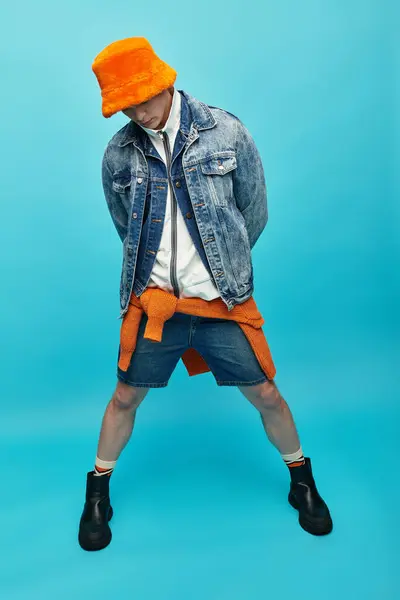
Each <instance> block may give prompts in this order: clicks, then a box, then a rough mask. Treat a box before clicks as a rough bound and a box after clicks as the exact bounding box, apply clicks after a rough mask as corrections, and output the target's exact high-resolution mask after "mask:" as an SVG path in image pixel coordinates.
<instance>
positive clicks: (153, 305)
mask: <svg viewBox="0 0 400 600" xmlns="http://www.w3.org/2000/svg"><path fill="white" fill-rule="evenodd" d="M143 311H144V312H145V313H146V314H147V316H148V321H147V323H146V328H145V331H144V335H143V337H144V338H146V339H148V340H153V342H161V340H162V334H163V327H164V323H165V321H167V320H168V319H170V318H171V317H172V316H173V314H174V313H175V312H181V313H185V314H188V315H193V316H200V317H207V318H217V319H227V320H230V321H236V322H237V323H238V325H239V326H240V328H241V329H242V331H243V333H244V334H245V335H246V337H247V339H248V341H249V343H250V345H251V347H252V349H253V352H254V354H255V356H256V358H257V360H258V362H259V364H260V367H261V369H262V370H263V371H264V373H265V375H266V376H267V377H268V379H273V378H274V377H275V373H276V369H275V365H274V363H273V360H272V356H271V352H270V349H269V346H268V342H267V340H266V338H265V335H264V332H263V330H262V328H261V327H262V325H263V324H264V319H263V318H262V316H261V313H260V312H259V310H258V308H257V305H256V303H255V301H254V299H253V297H252V296H251V297H250V298H249V299H248V300H246V302H243V303H242V304H236V305H235V306H234V307H233V309H232V310H231V311H229V310H228V308H227V306H226V304H225V303H224V302H223V300H222V299H221V298H215V299H214V300H203V298H177V297H176V296H174V294H170V293H169V292H167V291H165V290H162V289H161V288H147V289H146V290H145V291H144V292H143V293H142V294H141V296H140V297H138V296H136V294H135V293H134V292H133V293H132V295H131V298H130V301H129V307H128V311H127V312H126V314H125V316H124V319H123V321H122V324H121V335H120V357H119V361H118V366H119V368H120V369H121V370H122V371H127V370H128V367H129V363H130V361H131V358H132V354H133V353H134V351H135V348H136V340H137V333H138V329H139V325H140V321H141V319H142V316H143ZM182 360H183V363H184V365H185V367H186V369H187V372H188V373H189V376H193V375H200V373H207V372H208V371H210V368H209V366H208V365H207V363H206V361H205V360H204V358H203V357H202V356H201V354H200V353H199V352H198V351H197V350H195V348H188V349H187V350H186V351H185V352H184V354H183V355H182Z"/></svg>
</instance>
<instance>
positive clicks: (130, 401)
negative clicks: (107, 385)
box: [111, 381, 150, 410]
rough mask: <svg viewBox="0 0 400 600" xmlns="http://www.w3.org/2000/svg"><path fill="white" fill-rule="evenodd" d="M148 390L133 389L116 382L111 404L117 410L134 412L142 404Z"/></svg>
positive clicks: (143, 388) (144, 388)
mask: <svg viewBox="0 0 400 600" xmlns="http://www.w3.org/2000/svg"><path fill="white" fill-rule="evenodd" d="M149 389H150V388H146V387H133V386H131V385H127V384H126V383H123V382H122V381H118V383H117V387H116V388H115V391H114V394H113V396H112V398H111V402H112V404H113V405H114V406H115V408H118V409H119V410H123V409H126V410H134V409H136V408H137V407H138V406H139V404H140V403H141V402H142V400H143V398H144V397H145V396H146V394H147V392H148V391H149Z"/></svg>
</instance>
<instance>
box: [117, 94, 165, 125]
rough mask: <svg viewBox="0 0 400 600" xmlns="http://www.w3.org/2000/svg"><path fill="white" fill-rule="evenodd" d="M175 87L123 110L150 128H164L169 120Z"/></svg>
mask: <svg viewBox="0 0 400 600" xmlns="http://www.w3.org/2000/svg"><path fill="white" fill-rule="evenodd" d="M173 92H174V88H173V87H172V88H170V89H169V90H164V91H162V92H161V94H158V95H157V96H154V97H153V98H150V100H147V102H142V104H133V105H132V106H129V107H128V108H124V110H122V111H121V112H123V113H124V115H126V116H127V117H129V118H130V119H132V121H134V122H135V123H137V124H138V125H143V127H147V128H148V129H162V128H163V127H164V125H165V123H166V122H167V119H168V116H169V113H170V110H171V104H172V95H173Z"/></svg>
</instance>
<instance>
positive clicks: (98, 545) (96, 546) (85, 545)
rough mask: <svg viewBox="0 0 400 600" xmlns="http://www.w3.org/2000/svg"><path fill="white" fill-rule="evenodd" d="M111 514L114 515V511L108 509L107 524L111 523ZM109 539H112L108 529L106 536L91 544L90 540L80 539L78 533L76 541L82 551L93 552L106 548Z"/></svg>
mask: <svg viewBox="0 0 400 600" xmlns="http://www.w3.org/2000/svg"><path fill="white" fill-rule="evenodd" d="M113 514H114V511H113V509H112V508H111V507H110V512H109V515H108V521H109V522H110V521H111V519H112V516H113ZM111 539H112V533H111V529H108V532H107V533H106V535H105V536H104V537H103V538H101V540H97V541H96V542H91V541H90V540H87V539H83V538H82V537H81V534H80V532H79V536H78V541H79V545H80V547H81V548H82V549H83V550H87V551H88V552H91V551H95V550H103V548H106V547H107V546H108V545H109V543H110V542H111Z"/></svg>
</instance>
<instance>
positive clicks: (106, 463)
mask: <svg viewBox="0 0 400 600" xmlns="http://www.w3.org/2000/svg"><path fill="white" fill-rule="evenodd" d="M116 464H117V461H116V460H101V458H99V457H98V456H96V462H95V465H94V475H96V476H99V475H108V476H109V477H111V474H112V472H113V470H114V467H115V465H116Z"/></svg>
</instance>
